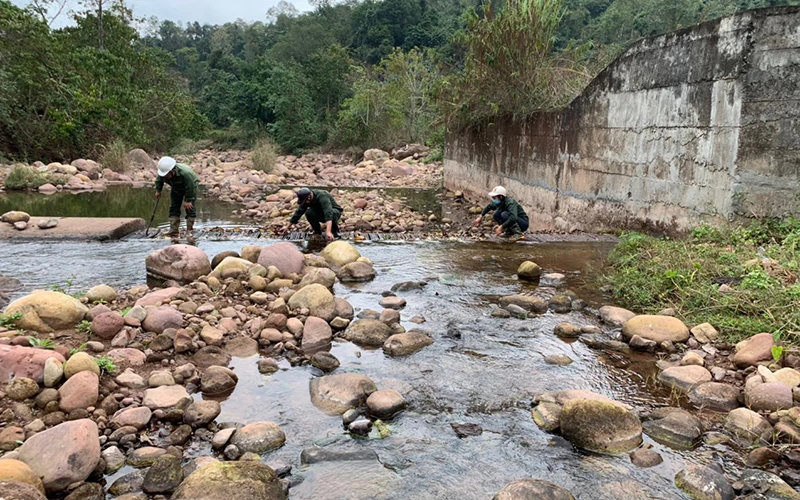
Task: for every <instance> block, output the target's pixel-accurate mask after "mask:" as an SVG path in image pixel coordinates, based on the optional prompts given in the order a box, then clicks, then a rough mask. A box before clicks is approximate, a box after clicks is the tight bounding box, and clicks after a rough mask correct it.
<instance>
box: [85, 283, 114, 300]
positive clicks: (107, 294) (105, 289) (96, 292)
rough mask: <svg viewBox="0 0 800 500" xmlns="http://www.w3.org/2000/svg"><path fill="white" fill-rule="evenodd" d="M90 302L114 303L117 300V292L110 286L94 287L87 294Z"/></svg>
mask: <svg viewBox="0 0 800 500" xmlns="http://www.w3.org/2000/svg"><path fill="white" fill-rule="evenodd" d="M86 300H88V301H89V302H114V301H115V300H117V291H116V290H114V289H113V288H111V287H110V286H108V285H97V286H93V287H92V288H90V289H89V291H88V292H86Z"/></svg>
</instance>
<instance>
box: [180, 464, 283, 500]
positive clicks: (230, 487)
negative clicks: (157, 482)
mask: <svg viewBox="0 0 800 500" xmlns="http://www.w3.org/2000/svg"><path fill="white" fill-rule="evenodd" d="M231 497H235V498H236V500H285V499H286V495H284V493H283V487H282V486H281V483H280V481H279V480H278V476H277V475H275V472H274V471H273V470H272V469H270V468H269V467H268V466H266V465H264V464H262V463H260V462H249V461H244V462H211V463H208V464H206V465H204V466H202V467H200V468H199V469H197V470H196V471H194V472H192V473H191V474H189V476H188V477H187V478H186V479H185V480H184V481H183V482H182V483H181V485H180V486H179V487H178V489H177V490H176V491H175V493H173V495H172V497H170V498H171V500H218V499H220V498H231Z"/></svg>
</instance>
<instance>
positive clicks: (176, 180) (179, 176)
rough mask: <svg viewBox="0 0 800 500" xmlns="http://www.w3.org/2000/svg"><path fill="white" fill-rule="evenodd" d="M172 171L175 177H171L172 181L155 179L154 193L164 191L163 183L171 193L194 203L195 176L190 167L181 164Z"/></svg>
mask: <svg viewBox="0 0 800 500" xmlns="http://www.w3.org/2000/svg"><path fill="white" fill-rule="evenodd" d="M173 171H174V174H175V175H173V176H172V179H169V180H168V179H167V178H165V177H160V176H158V177H156V191H158V192H159V193H160V192H161V190H162V189H164V183H167V184H169V186H170V187H171V188H172V191H173V192H175V193H177V194H183V199H184V201H190V202H192V203H194V202H195V201H196V200H197V174H195V173H194V170H192V167H189V166H188V165H184V164H182V163H178V164H176V165H175V168H174V169H173Z"/></svg>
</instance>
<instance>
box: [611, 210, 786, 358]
mask: <svg viewBox="0 0 800 500" xmlns="http://www.w3.org/2000/svg"><path fill="white" fill-rule="evenodd" d="M609 263H610V266H609V268H608V270H607V273H606V276H605V280H606V281H607V283H609V284H610V285H611V287H612V289H613V294H614V296H615V299H616V300H617V301H618V302H619V303H620V305H623V306H625V307H628V308H630V309H632V310H634V311H635V312H640V313H648V312H649V313H654V312H657V311H659V310H661V309H663V308H666V307H671V308H674V309H675V311H676V313H677V315H678V316H679V317H680V318H681V319H683V320H684V321H685V322H687V323H689V324H691V325H695V324H699V323H705V322H708V323H711V324H712V325H714V326H715V327H717V328H718V329H719V330H720V333H721V334H722V336H723V338H725V339H726V340H730V341H738V340H740V339H742V338H746V337H749V336H751V335H754V334H757V333H761V332H769V333H772V334H774V335H776V336H779V337H783V338H784V339H786V340H787V341H789V342H791V343H794V344H798V343H800V307H798V304H800V278H799V277H800V221H798V220H797V219H787V220H785V221H775V220H767V221H760V222H756V223H753V224H752V225H750V226H748V227H743V228H736V229H716V228H713V227H710V226H700V227H698V228H696V229H694V230H693V232H692V235H691V237H689V238H687V239H682V240H672V239H667V238H655V237H651V236H646V235H642V234H637V233H626V234H623V235H622V237H621V239H620V242H619V243H618V244H617V246H616V248H615V249H614V251H613V252H612V253H611V255H610V257H609ZM723 284H724V285H726V290H725V291H724V293H720V291H719V288H720V286H721V285H723Z"/></svg>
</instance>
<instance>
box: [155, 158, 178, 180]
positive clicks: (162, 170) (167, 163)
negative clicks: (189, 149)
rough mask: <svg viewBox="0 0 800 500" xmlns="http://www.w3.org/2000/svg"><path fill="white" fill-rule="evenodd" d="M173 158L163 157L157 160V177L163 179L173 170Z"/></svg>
mask: <svg viewBox="0 0 800 500" xmlns="http://www.w3.org/2000/svg"><path fill="white" fill-rule="evenodd" d="M175 163H176V162H175V158H172V157H171V156H165V157H163V158H161V159H160V160H158V176H159V177H164V176H165V175H167V174H168V173H169V171H170V170H172V169H173V168H175Z"/></svg>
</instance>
